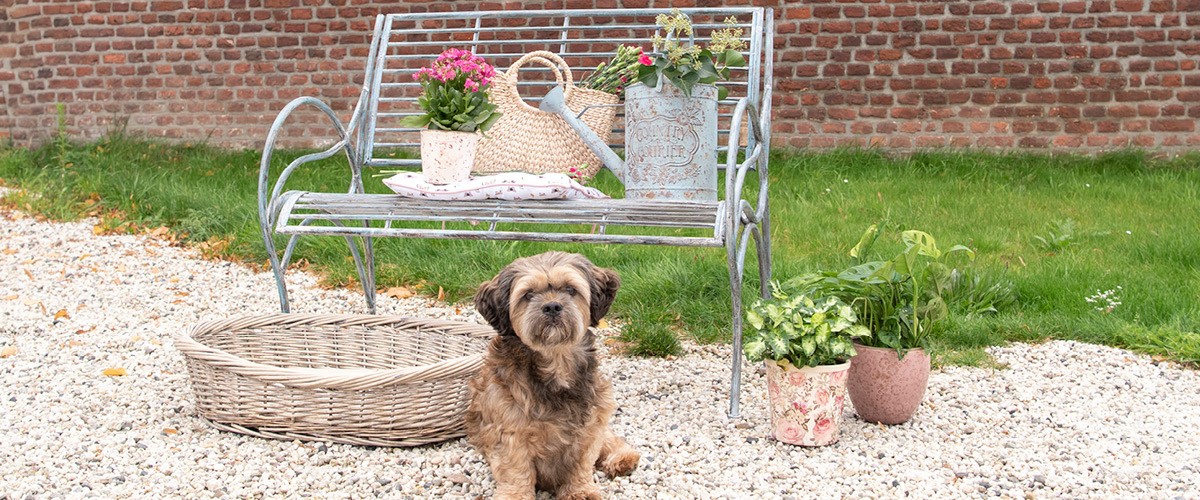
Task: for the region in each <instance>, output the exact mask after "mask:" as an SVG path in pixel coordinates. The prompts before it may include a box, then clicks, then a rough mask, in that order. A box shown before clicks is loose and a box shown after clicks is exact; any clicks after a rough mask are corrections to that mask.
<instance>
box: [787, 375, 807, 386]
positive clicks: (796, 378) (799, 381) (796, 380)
mask: <svg viewBox="0 0 1200 500" xmlns="http://www.w3.org/2000/svg"><path fill="white" fill-rule="evenodd" d="M805 380H807V378H806V377H805V376H804V373H803V372H800V371H794V372H792V373H789V374H788V382H789V383H791V384H792V385H794V386H796V387H800V386H802V385H804V381H805Z"/></svg>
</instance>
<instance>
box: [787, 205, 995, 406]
mask: <svg viewBox="0 0 1200 500" xmlns="http://www.w3.org/2000/svg"><path fill="white" fill-rule="evenodd" d="M878 235H879V231H878V227H877V226H876V225H872V226H871V227H869V228H867V231H866V232H865V233H864V234H863V236H862V238H861V239H860V240H859V242H858V244H857V245H855V246H854V248H853V249H852V250H851V251H850V256H851V257H852V258H853V259H855V262H856V264H855V265H853V266H852V267H850V268H848V269H846V270H844V271H840V272H836V273H817V274H812V275H807V276H804V277H801V278H798V279H796V280H793V281H791V282H789V283H788V285H789V288H791V289H794V290H798V291H800V292H802V293H825V294H830V295H834V296H837V297H839V298H841V299H842V300H844V301H846V302H848V303H849V304H851V306H852V308H853V309H854V311H855V313H856V314H857V315H858V318H859V319H860V320H861V322H862V324H863V325H864V326H866V327H867V328H868V329H870V331H871V336H870V337H865V338H863V339H862V340H861V341H860V342H859V343H857V344H856V345H855V351H856V355H855V357H854V358H853V364H852V365H851V368H850V373H849V378H848V380H847V390H848V392H849V394H850V401H851V402H852V403H853V404H854V410H855V412H856V413H857V414H858V416H859V417H860V418H862V419H863V420H866V421H868V422H874V423H882V424H900V423H903V422H906V421H908V420H909V419H910V418H912V415H913V414H914V413H915V412H916V410H917V408H918V407H919V406H920V405H921V401H922V400H923V399H924V396H925V388H926V385H927V384H928V381H929V372H930V368H931V358H930V356H929V352H928V347H929V336H930V333H931V332H932V331H933V328H934V326H935V325H936V324H937V323H938V322H940V321H942V320H943V319H945V318H946V317H947V316H948V314H949V310H948V309H947V307H946V301H945V299H944V298H943V296H942V295H943V293H944V292H945V291H946V290H947V288H948V287H949V286H950V283H951V272H950V271H951V270H950V268H949V267H948V266H947V265H946V263H945V261H946V260H947V258H948V257H949V256H951V255H953V254H958V253H962V254H965V255H966V256H967V257H968V258H969V259H974V258H975V253H974V252H973V251H972V250H970V249H969V248H967V247H965V246H962V245H955V246H953V247H951V248H949V249H948V250H946V251H942V250H941V249H939V248H938V246H937V242H936V240H934V238H933V236H931V235H930V234H929V233H926V232H923V231H916V230H910V231H904V232H902V233H901V235H900V239H901V241H902V242H903V243H904V245H905V247H904V250H902V251H901V252H899V253H898V254H896V255H895V256H894V257H892V258H891V259H888V260H875V261H867V262H864V260H865V256H866V255H867V253H868V252H869V250H870V248H871V246H872V245H873V244H874V243H875V241H876V239H877V238H878Z"/></svg>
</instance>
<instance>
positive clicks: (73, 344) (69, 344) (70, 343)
mask: <svg viewBox="0 0 1200 500" xmlns="http://www.w3.org/2000/svg"><path fill="white" fill-rule="evenodd" d="M81 345H83V342H80V341H78V340H68V341H67V347H79V346H81Z"/></svg>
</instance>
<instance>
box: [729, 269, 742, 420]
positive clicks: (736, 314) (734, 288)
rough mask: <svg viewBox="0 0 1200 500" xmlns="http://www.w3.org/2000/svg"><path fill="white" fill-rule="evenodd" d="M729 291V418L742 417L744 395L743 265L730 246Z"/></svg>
mask: <svg viewBox="0 0 1200 500" xmlns="http://www.w3.org/2000/svg"><path fill="white" fill-rule="evenodd" d="M729 248H730V250H729V252H730V255H729V291H730V295H731V296H730V298H731V299H732V305H733V325H732V326H733V378H732V380H731V381H730V383H729V418H740V417H741V414H740V411H739V410H738V404H739V402H740V399H741V395H742V266H743V265H744V262H742V261H741V260H740V259H738V256H737V249H736V247H734V246H730V247H729Z"/></svg>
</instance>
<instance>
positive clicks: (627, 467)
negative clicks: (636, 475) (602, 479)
mask: <svg viewBox="0 0 1200 500" xmlns="http://www.w3.org/2000/svg"><path fill="white" fill-rule="evenodd" d="M640 458H641V455H640V454H638V452H636V451H633V450H632V449H629V448H626V449H624V450H620V451H618V452H616V453H613V454H612V455H609V456H608V457H606V458H605V459H604V463H603V464H601V466H600V468H601V470H603V471H604V474H605V475H607V476H608V477H617V476H627V475H629V474H632V473H633V469H636V468H637V464H638V460H639V459H640Z"/></svg>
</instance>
